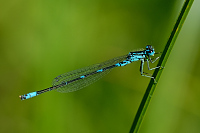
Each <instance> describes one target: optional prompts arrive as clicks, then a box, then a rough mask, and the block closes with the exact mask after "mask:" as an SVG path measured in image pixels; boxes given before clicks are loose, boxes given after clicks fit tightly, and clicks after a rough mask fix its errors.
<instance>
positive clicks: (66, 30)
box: [0, 0, 200, 133]
mask: <svg viewBox="0 0 200 133" xmlns="http://www.w3.org/2000/svg"><path fill="white" fill-rule="evenodd" d="M183 3H184V0H177V1H174V0H151V1H139V0H125V1H121V0H117V1H116V0H112V1H106V0H95V1H93V0H85V1H72V0H65V1H64V0H58V1H56V0H50V1H49V0H46V1H45V0H40V1H39V0H36V1H25V0H19V1H15V0H11V1H1V4H0V60H1V65H0V74H1V76H0V78H1V79H0V95H1V97H0V107H1V109H0V132H1V133H19V132H30V133H36V132H37V133H44V132H45V133H47V132H48V133H54V132H57V133H127V132H129V130H130V127H131V125H132V122H133V119H134V117H135V114H136V111H137V109H138V107H139V104H140V102H141V99H142V97H143V94H144V92H145V90H146V87H147V85H148V83H149V80H150V79H148V78H145V77H142V76H140V73H139V65H140V62H136V63H132V64H131V65H128V66H126V67H121V68H116V69H114V70H113V71H111V73H109V74H108V75H106V76H105V77H103V78H102V79H101V80H99V81H98V82H96V83H94V84H92V85H90V86H88V87H86V88H84V89H82V90H80V91H76V92H73V93H58V92H55V91H53V92H48V93H46V94H42V95H41V96H38V97H35V98H32V99H29V100H25V101H21V100H20V99H19V97H18V96H19V95H21V94H25V93H28V92H32V91H36V90H41V89H45V88H47V87H50V86H51V81H52V80H53V78H55V77H56V76H58V75H60V74H62V73H66V72H68V71H71V70H75V69H78V68H81V67H85V66H88V65H91V64H95V63H100V62H103V61H105V60H108V59H111V58H113V57H117V56H121V55H124V54H127V53H128V52H130V51H133V50H137V49H138V48H145V46H146V45H147V44H151V45H153V46H154V47H155V49H156V51H157V52H159V51H162V50H163V49H164V46H165V44H166V42H167V39H168V37H169V35H170V33H171V31H172V28H173V26H174V24H175V22H176V19H177V17H178V15H179V12H180V10H181V7H182V5H183ZM199 5H200V1H194V3H193V6H192V8H191V10H190V12H189V14H188V17H187V19H186V21H185V23H184V25H183V27H182V29H181V32H180V34H179V36H178V38H177V41H176V44H175V46H174V48H173V50H172V53H171V55H170V57H169V59H168V62H167V64H166V66H165V69H164V70H163V73H162V76H161V78H160V81H159V83H158V85H157V89H156V91H155V93H154V96H153V98H152V101H151V104H150V107H149V108H148V111H147V114H146V116H145V118H144V121H143V123H142V126H141V128H140V133H188V132H190V133H197V132H200V104H199V102H200V87H199V83H200V76H199V75H200V70H199V65H200V63H199V56H200V15H199V12H200V8H199ZM155 65H156V64H155ZM155 65H153V66H155ZM145 70H146V69H145Z"/></svg>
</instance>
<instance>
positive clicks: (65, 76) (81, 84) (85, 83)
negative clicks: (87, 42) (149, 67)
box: [52, 55, 127, 93]
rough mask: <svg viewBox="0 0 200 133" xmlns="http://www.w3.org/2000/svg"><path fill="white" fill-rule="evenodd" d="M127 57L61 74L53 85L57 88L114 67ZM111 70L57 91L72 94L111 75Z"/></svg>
mask: <svg viewBox="0 0 200 133" xmlns="http://www.w3.org/2000/svg"><path fill="white" fill-rule="evenodd" d="M126 57H127V55H124V56H120V57H116V58H113V59H110V60H108V61H105V62H102V63H99V64H94V65H91V66H88V67H84V68H81V69H77V70H74V71H71V72H68V73H64V74H61V75H59V76H57V77H56V78H55V79H54V80H53V82H52V85H53V86H56V85H59V84H62V83H65V82H67V81H70V80H73V79H76V78H79V77H80V76H83V75H86V74H89V73H92V72H95V71H97V70H99V69H103V68H105V67H108V66H112V65H114V64H116V63H119V62H121V61H123V60H125V59H126ZM110 70H111V69H107V70H105V71H103V72H99V73H96V74H93V75H90V76H88V77H85V78H83V79H79V80H76V81H74V82H71V83H69V84H67V85H65V86H62V87H59V88H57V89H56V90H57V91H58V92H62V93H67V92H72V91H76V90H79V89H82V88H84V87H86V86H88V85H90V84H92V83H94V82H95V81H97V80H99V79H100V78H101V77H103V76H104V75H106V74H107V73H109V72H110Z"/></svg>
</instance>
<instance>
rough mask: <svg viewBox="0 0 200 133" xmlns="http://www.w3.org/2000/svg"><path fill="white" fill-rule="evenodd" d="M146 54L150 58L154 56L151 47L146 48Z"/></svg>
mask: <svg viewBox="0 0 200 133" xmlns="http://www.w3.org/2000/svg"><path fill="white" fill-rule="evenodd" d="M146 52H147V54H148V55H150V56H154V54H155V50H154V48H153V47H152V46H151V45H147V46H146Z"/></svg>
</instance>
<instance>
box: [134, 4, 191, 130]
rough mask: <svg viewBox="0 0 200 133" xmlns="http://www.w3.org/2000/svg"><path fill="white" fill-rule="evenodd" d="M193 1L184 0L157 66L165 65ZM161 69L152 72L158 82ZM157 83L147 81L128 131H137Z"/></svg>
mask: <svg viewBox="0 0 200 133" xmlns="http://www.w3.org/2000/svg"><path fill="white" fill-rule="evenodd" d="M193 1H194V0H185V3H184V5H183V7H182V10H181V12H180V14H179V17H178V19H177V21H176V23H175V25H174V28H173V30H172V32H171V35H170V37H169V39H168V41H167V44H166V45H165V48H164V50H163V53H162V55H161V58H160V60H159V62H158V65H157V66H162V67H165V64H166V62H167V59H168V57H169V55H170V52H171V50H172V48H173V46H174V43H175V41H176V38H177V36H178V34H179V32H180V30H181V28H182V25H183V23H184V21H185V19H186V17H187V14H188V12H189V10H190V8H191V6H192V3H193ZM162 70H163V69H156V70H155V71H154V73H153V77H155V80H156V81H157V83H158V81H159V78H160V76H161V73H162ZM157 83H154V80H153V79H151V80H150V83H149V85H148V87H147V89H146V92H145V94H144V96H143V99H142V101H141V103H140V106H139V108H138V111H137V113H136V116H135V119H134V121H133V124H132V126H131V129H130V133H133V132H134V133H137V132H138V131H139V128H140V125H141V123H142V120H143V118H144V115H145V113H146V111H147V108H148V106H149V103H150V101H151V97H152V95H153V93H154V90H155V88H156V85H157Z"/></svg>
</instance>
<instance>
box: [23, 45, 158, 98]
mask: <svg viewBox="0 0 200 133" xmlns="http://www.w3.org/2000/svg"><path fill="white" fill-rule="evenodd" d="M154 54H156V53H155V50H154V48H153V47H152V46H151V45H147V46H146V50H141V51H134V52H130V53H129V54H127V55H124V56H120V57H116V58H113V59H110V60H108V61H105V62H102V63H99V64H94V65H91V66H88V67H85V68H81V69H78V70H74V71H71V72H68V73H64V74H61V75H59V76H57V77H56V78H55V79H54V80H53V83H52V87H49V88H47V89H43V90H40V91H35V92H31V93H28V94H25V95H21V96H19V97H20V98H21V100H25V99H29V98H32V97H35V96H38V95H40V94H42V93H45V92H48V91H51V90H57V91H58V92H63V93H67V92H72V91H76V90H79V89H82V88H84V87H86V86H88V85H90V84H92V83H94V82H95V81H97V80H98V79H100V78H101V77H103V76H104V75H106V74H107V73H108V72H110V70H111V69H113V68H115V67H121V66H126V65H127V64H130V63H132V62H135V61H141V65H140V74H141V75H142V76H145V77H149V78H152V79H154V77H152V76H151V75H150V74H148V73H145V72H143V66H144V62H145V61H146V62H147V67H148V69H149V70H153V69H156V68H160V67H159V66H158V67H155V68H150V67H149V61H150V62H151V63H154V62H155V61H156V60H157V59H158V58H159V57H157V58H155V59H154V60H152V59H151V56H154ZM154 82H155V79H154Z"/></svg>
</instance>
